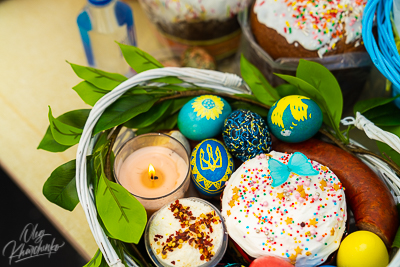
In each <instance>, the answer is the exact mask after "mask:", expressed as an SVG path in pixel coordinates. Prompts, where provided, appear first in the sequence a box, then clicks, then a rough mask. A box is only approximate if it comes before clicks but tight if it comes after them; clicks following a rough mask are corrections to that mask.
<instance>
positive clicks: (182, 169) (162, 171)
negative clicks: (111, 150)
mask: <svg viewBox="0 0 400 267" xmlns="http://www.w3.org/2000/svg"><path fill="white" fill-rule="evenodd" d="M187 169H188V165H187V164H186V162H185V161H184V160H183V159H182V158H181V157H180V156H179V155H178V154H177V153H175V152H174V151H172V150H171V149H169V148H165V147H161V146H149V147H145V148H141V149H138V150H136V151H135V152H133V153H132V154H131V155H129V157H128V158H127V159H126V160H125V161H124V163H123V164H122V166H121V169H120V170H119V172H118V181H119V182H120V184H121V185H122V186H123V187H125V188H126V189H127V190H128V191H129V192H131V193H132V194H134V195H135V196H140V197H145V198H155V197H161V196H164V195H167V194H169V193H171V192H172V191H173V190H175V189H176V188H178V186H180V185H181V184H182V182H183V181H184V180H185V178H186V175H187ZM156 177H157V178H156Z"/></svg>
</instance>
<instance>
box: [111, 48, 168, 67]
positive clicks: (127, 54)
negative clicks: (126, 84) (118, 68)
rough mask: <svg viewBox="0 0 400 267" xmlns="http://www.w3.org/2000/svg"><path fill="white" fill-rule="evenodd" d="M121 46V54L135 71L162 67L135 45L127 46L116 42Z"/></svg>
mask: <svg viewBox="0 0 400 267" xmlns="http://www.w3.org/2000/svg"><path fill="white" fill-rule="evenodd" d="M118 45H119V47H120V48H121V51H122V54H123V55H124V58H125V60H126V62H127V63H128V64H129V66H131V67H132V69H134V70H135V71H136V72H137V73H140V72H143V71H145V70H151V69H158V68H163V67H164V66H163V65H162V64H161V63H160V62H158V61H157V60H156V59H155V58H154V57H152V56H150V55H149V54H147V53H145V52H144V51H142V50H140V49H139V48H137V47H135V46H129V45H124V44H120V43H118Z"/></svg>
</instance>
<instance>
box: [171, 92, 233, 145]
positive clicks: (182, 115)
mask: <svg viewBox="0 0 400 267" xmlns="http://www.w3.org/2000/svg"><path fill="white" fill-rule="evenodd" d="M231 112H232V108H231V106H230V105H229V103H228V102H226V100H225V99H223V98H221V97H219V96H215V95H203V96H198V97H196V98H193V99H192V100H190V101H189V102H187V103H186V104H185V105H184V106H183V107H182V109H181V110H180V112H179V115H178V128H179V130H180V131H181V133H182V134H183V135H184V136H185V137H186V138H189V139H191V140H195V141H200V140H203V139H207V138H211V137H215V136H217V135H218V134H220V133H221V132H222V128H223V125H224V120H225V119H226V118H227V117H228V116H229V114H230V113H231Z"/></svg>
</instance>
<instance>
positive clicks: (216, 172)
mask: <svg viewBox="0 0 400 267" xmlns="http://www.w3.org/2000/svg"><path fill="white" fill-rule="evenodd" d="M190 167H191V170H192V181H193V184H194V185H195V186H196V189H197V190H198V191H199V192H200V193H201V194H203V195H206V196H217V195H219V194H220V193H221V192H222V191H223V190H224V188H225V183H226V181H227V180H228V179H229V178H230V177H231V174H232V172H233V171H234V163H233V159H232V156H231V155H230V154H229V152H228V150H227V149H226V148H225V146H224V145H223V144H222V143H221V142H220V141H218V140H215V139H206V140H204V141H202V142H201V143H199V144H198V145H197V146H196V147H195V148H194V149H193V152H192V156H191V159H190Z"/></svg>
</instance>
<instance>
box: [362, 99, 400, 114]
mask: <svg viewBox="0 0 400 267" xmlns="http://www.w3.org/2000/svg"><path fill="white" fill-rule="evenodd" d="M399 96H400V95H398V96H395V97H391V98H386V97H377V98H370V99H366V100H361V101H358V102H357V103H356V104H355V105H354V114H356V113H357V111H358V112H360V113H361V114H363V113H365V112H367V111H369V110H371V109H374V108H376V107H379V106H383V105H386V104H388V103H390V102H392V101H393V100H395V99H396V98H397V97H399Z"/></svg>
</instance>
